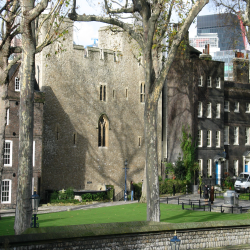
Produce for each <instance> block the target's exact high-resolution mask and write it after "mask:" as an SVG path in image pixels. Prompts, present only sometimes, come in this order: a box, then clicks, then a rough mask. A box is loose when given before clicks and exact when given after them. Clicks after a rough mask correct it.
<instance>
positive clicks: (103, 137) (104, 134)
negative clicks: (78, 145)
mask: <svg viewBox="0 0 250 250" xmlns="http://www.w3.org/2000/svg"><path fill="white" fill-rule="evenodd" d="M102 119H103V123H102V122H101V120H102ZM108 131H109V120H108V118H107V116H106V115H101V116H100V118H99V120H98V148H107V147H108V136H109V133H108Z"/></svg>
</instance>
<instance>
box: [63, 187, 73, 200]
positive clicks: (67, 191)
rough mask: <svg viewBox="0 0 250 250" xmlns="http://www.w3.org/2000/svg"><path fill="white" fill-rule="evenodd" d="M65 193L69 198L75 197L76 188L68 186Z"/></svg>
mask: <svg viewBox="0 0 250 250" xmlns="http://www.w3.org/2000/svg"><path fill="white" fill-rule="evenodd" d="M65 193H66V197H67V199H74V190H73V188H67V189H66V191H65Z"/></svg>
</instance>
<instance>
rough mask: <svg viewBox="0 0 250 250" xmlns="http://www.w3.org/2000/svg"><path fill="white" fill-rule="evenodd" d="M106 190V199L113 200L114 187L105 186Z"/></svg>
mask: <svg viewBox="0 0 250 250" xmlns="http://www.w3.org/2000/svg"><path fill="white" fill-rule="evenodd" d="M106 188H107V189H109V191H107V199H108V200H113V198H114V186H113V185H106Z"/></svg>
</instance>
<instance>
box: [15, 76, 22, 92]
mask: <svg viewBox="0 0 250 250" xmlns="http://www.w3.org/2000/svg"><path fill="white" fill-rule="evenodd" d="M20 90H21V86H20V78H19V77H17V76H16V77H15V91H16V92H20Z"/></svg>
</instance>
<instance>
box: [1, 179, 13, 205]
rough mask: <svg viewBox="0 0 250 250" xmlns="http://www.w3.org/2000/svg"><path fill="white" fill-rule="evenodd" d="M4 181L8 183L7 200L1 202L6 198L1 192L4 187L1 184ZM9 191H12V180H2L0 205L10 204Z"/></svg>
mask: <svg viewBox="0 0 250 250" xmlns="http://www.w3.org/2000/svg"><path fill="white" fill-rule="evenodd" d="M5 181H8V182H9V190H8V191H7V192H8V198H9V200H8V201H3V197H6V196H4V195H3V192H4V190H3V188H4V187H5V185H4V184H3V182H5ZM11 189H12V180H10V179H4V180H2V185H1V204H10V203H11V191H12V190H11Z"/></svg>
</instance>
